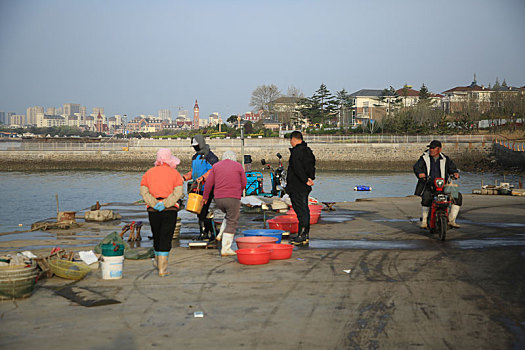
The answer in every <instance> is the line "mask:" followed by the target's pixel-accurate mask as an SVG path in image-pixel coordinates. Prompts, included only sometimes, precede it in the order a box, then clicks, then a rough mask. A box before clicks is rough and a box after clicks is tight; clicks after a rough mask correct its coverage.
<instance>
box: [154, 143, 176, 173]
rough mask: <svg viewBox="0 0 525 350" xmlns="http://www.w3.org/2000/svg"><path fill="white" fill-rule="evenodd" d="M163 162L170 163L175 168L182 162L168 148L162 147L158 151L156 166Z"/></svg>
mask: <svg viewBox="0 0 525 350" xmlns="http://www.w3.org/2000/svg"><path fill="white" fill-rule="evenodd" d="M162 164H168V165H169V166H170V167H172V168H173V169H175V168H176V167H177V165H179V164H180V159H179V158H177V157H175V156H174V155H172V154H171V151H170V150H169V149H168V148H160V149H159V150H158V151H157V160H156V161H155V166H159V165H162Z"/></svg>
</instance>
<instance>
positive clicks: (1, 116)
mask: <svg viewBox="0 0 525 350" xmlns="http://www.w3.org/2000/svg"><path fill="white" fill-rule="evenodd" d="M0 124H4V125H5V124H7V123H6V122H5V112H2V111H0Z"/></svg>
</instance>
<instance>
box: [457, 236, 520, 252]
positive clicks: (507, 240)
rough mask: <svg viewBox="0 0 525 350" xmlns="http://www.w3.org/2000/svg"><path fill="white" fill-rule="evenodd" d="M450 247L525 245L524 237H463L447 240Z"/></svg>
mask: <svg viewBox="0 0 525 350" xmlns="http://www.w3.org/2000/svg"><path fill="white" fill-rule="evenodd" d="M447 244H448V245H449V246H451V247H452V248H460V249H484V248H497V247H508V246H525V239H522V238H511V237H500V238H486V239H465V240H456V241H449V242H447Z"/></svg>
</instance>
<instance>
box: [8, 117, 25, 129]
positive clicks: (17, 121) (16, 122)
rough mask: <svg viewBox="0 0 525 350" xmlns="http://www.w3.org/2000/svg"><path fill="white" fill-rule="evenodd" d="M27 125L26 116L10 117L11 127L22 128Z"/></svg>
mask: <svg viewBox="0 0 525 350" xmlns="http://www.w3.org/2000/svg"><path fill="white" fill-rule="evenodd" d="M25 124H26V116H25V115H24V114H12V115H11V116H10V117H9V125H11V126H16V127H20V128H21V127H22V126H24V125H25Z"/></svg>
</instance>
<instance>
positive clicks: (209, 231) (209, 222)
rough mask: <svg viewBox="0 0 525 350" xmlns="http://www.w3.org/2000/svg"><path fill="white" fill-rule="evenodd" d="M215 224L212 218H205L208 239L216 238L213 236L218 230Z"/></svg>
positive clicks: (205, 230) (205, 231)
mask: <svg viewBox="0 0 525 350" xmlns="http://www.w3.org/2000/svg"><path fill="white" fill-rule="evenodd" d="M214 224H215V223H214V222H213V220H212V219H208V218H206V219H205V220H204V233H205V235H206V239H207V240H209V241H213V240H215V237H214V236H213V232H216V231H215V228H214V226H213V225H214Z"/></svg>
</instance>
